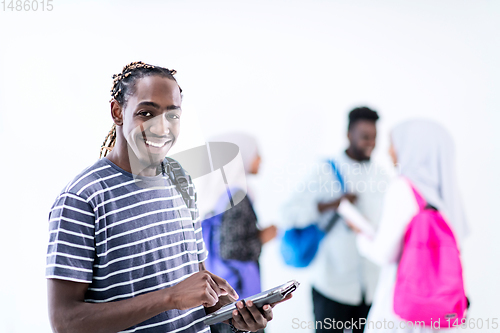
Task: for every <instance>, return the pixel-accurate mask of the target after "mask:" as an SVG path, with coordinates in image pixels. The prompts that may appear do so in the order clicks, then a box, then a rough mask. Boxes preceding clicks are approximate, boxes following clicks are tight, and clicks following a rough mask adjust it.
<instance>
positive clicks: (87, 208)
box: [45, 193, 95, 283]
mask: <svg viewBox="0 0 500 333" xmlns="http://www.w3.org/2000/svg"><path fill="white" fill-rule="evenodd" d="M94 225H95V214H94V211H93V209H92V207H91V205H90V204H89V203H87V202H86V201H85V200H84V199H83V198H81V197H80V196H77V195H75V194H72V193H62V194H60V195H59V197H58V198H57V199H56V201H55V203H54V205H53V206H52V209H51V211H50V214H49V244H48V248H47V265H46V271H45V276H46V277H47V278H55V279H62V280H70V281H75V282H83V283H91V282H92V272H93V269H92V268H93V263H94V255H95V238H94V237H95V236H94V228H95V226H94Z"/></svg>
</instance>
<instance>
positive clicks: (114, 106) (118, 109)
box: [111, 99, 123, 126]
mask: <svg viewBox="0 0 500 333" xmlns="http://www.w3.org/2000/svg"><path fill="white" fill-rule="evenodd" d="M111 117H112V118H113V121H114V123H115V124H116V125H117V126H122V125H123V108H122V106H121V105H120V103H118V101H117V100H116V99H113V100H112V101H111Z"/></svg>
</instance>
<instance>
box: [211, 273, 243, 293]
mask: <svg viewBox="0 0 500 333" xmlns="http://www.w3.org/2000/svg"><path fill="white" fill-rule="evenodd" d="M207 272H208V271H207ZM208 274H210V276H211V277H212V279H213V280H214V281H215V283H217V285H218V286H219V288H220V289H221V290H222V291H224V292H226V294H227V295H229V296H230V297H232V298H234V299H238V298H240V296H239V295H238V293H237V292H236V291H235V290H234V289H233V287H231V285H230V284H229V283H228V282H227V281H226V280H224V279H223V278H221V277H220V276H217V275H215V274H213V273H211V272H208ZM221 295H224V293H221Z"/></svg>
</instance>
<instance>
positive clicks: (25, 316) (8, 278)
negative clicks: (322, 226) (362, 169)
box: [0, 0, 500, 333]
mask: <svg viewBox="0 0 500 333" xmlns="http://www.w3.org/2000/svg"><path fill="white" fill-rule="evenodd" d="M53 5H54V10H53V11H52V12H41V11H40V9H39V11H37V12H15V11H14V12H10V11H3V10H2V8H0V139H1V142H2V143H3V144H2V146H1V161H2V163H0V171H1V175H2V180H3V186H2V191H1V196H2V198H1V200H0V205H1V210H0V211H1V215H2V218H1V222H2V233H1V235H2V237H1V241H0V256H1V274H0V332H50V326H49V322H48V318H47V305H46V303H47V301H46V287H45V285H46V283H45V279H44V264H45V251H46V242H47V216H48V212H49V209H50V206H51V205H52V202H53V200H54V199H55V197H56V195H57V194H58V193H59V191H60V190H61V189H62V187H63V186H64V185H65V184H66V183H67V182H68V181H69V180H70V179H72V178H73V177H74V176H75V175H76V174H77V173H78V172H80V171H81V170H82V169H83V168H84V167H85V166H87V165H90V164H91V163H93V162H94V161H95V160H96V158H97V157H98V152H99V146H100V145H101V143H102V140H103V139H104V136H105V135H106V134H107V132H108V130H109V127H110V126H111V119H110V115H109V104H108V100H109V89H110V87H111V83H112V80H111V75H112V74H113V73H118V72H119V71H120V70H121V68H122V66H123V65H125V64H126V63H128V62H130V61H134V60H143V61H146V62H150V63H153V64H158V65H163V66H166V67H169V68H175V69H177V70H178V75H177V77H178V81H179V83H180V84H181V86H182V88H183V89H184V103H183V109H184V113H183V125H182V134H181V139H180V142H179V143H178V144H179V146H177V147H176V150H177V151H181V150H183V149H186V148H189V147H193V146H196V145H199V144H203V143H204V141H205V138H208V137H209V136H211V135H213V134H216V133H219V132H222V131H226V130H230V129H231V130H234V129H237V130H245V131H248V132H251V133H253V134H255V135H256V136H257V137H258V138H259V141H260V143H261V151H262V156H263V161H264V163H263V165H262V170H261V174H260V175H259V177H258V178H256V179H254V180H253V182H252V184H253V187H254V192H256V197H257V201H256V205H257V208H258V211H259V216H260V219H261V221H262V223H263V225H267V224H270V223H282V221H280V218H279V214H278V211H277V207H279V205H280V203H281V202H282V201H283V200H284V199H285V198H286V193H284V192H280V191H279V190H278V189H277V186H276V181H277V179H278V178H277V177H278V172H279V168H280V167H282V166H287V165H288V166H291V168H290V169H289V171H287V173H286V175H285V176H286V177H287V178H288V179H291V180H295V179H297V178H296V177H297V175H295V174H294V173H295V171H296V169H295V168H297V165H298V163H300V161H306V162H307V161H312V160H314V159H315V158H317V157H318V156H320V155H325V154H332V153H335V152H337V151H338V150H339V149H341V148H343V147H345V145H346V139H345V129H346V125H347V120H346V119H347V111H349V110H350V108H352V107H354V106H358V105H362V104H367V105H369V106H371V107H373V108H375V109H376V110H378V111H379V113H380V115H381V117H382V118H381V120H380V122H379V140H378V148H377V150H376V154H375V155H376V156H375V157H376V159H378V160H379V161H381V162H382V163H387V156H386V155H387V154H386V151H387V147H388V135H389V134H388V133H389V130H390V128H391V127H392V126H393V125H395V124H397V123H398V122H400V121H402V120H405V119H408V118H411V117H416V116H423V117H428V118H432V119H435V120H437V121H440V122H441V123H443V124H444V125H445V126H446V128H448V129H449V130H450V132H451V133H452V135H453V136H454V138H455V141H456V144H457V158H458V161H457V162H458V175H459V178H460V179H459V181H460V187H461V189H462V195H463V198H464V203H465V208H466V211H467V213H468V216H469V221H470V225H471V229H472V234H471V236H470V238H469V239H468V241H467V242H466V243H465V246H464V252H463V254H464V265H465V277H466V285H467V289H468V294H469V295H470V299H471V301H472V308H471V312H470V314H471V317H474V318H476V319H478V318H483V320H486V319H488V318H495V317H496V318H498V317H500V307H499V306H498V302H499V297H500V286H499V284H498V283H497V281H498V277H497V276H498V274H499V273H500V264H499V260H498V258H499V256H500V246H499V245H498V240H497V239H498V234H499V233H500V225H499V223H498V217H497V211H498V208H497V207H498V206H497V205H498V203H497V201H498V199H499V196H498V188H499V187H500V181H499V177H498V175H497V172H496V169H497V165H498V164H499V163H498V162H499V157H498V156H499V153H500V151H499V150H500V145H499V140H498V130H497V126H498V123H499V121H500V112H499V104H500V94H499V93H498V92H499V91H500V66H498V59H500V34H499V31H500V2H499V1H493V0H492V1H485V0H475V1H451V0H450V1H447V0H446V1H445V0H443V1H430V0H425V1H424V0H421V1H404V2H403V1H388V0H379V1H363V0H356V1H347V0H343V1H340V0H338V1H333V0H332V1H325V0H314V1H307V2H306V1H255V0H254V1H240V2H232V1H225V2H223V1H210V2H208V1H195V0H193V1H163V2H159V1H158V2H152V1H141V2H139V1H107V2H105V1H71V2H70V1H66V2H63V1H62V0H54V1H53ZM0 6H1V5H0ZM262 270H263V281H264V287H271V286H272V285H275V284H278V283H281V282H283V281H286V280H288V279H290V278H297V279H299V280H301V281H303V282H304V283H303V286H302V287H301V289H300V290H299V291H298V292H297V295H296V297H295V299H294V300H292V301H290V302H288V303H287V304H282V305H280V306H279V307H277V308H276V309H275V320H274V321H273V322H272V323H270V325H269V332H270V333H277V332H294V331H295V330H292V328H291V324H292V318H294V317H295V318H299V319H300V320H305V321H307V320H311V319H312V314H311V304H310V297H309V295H310V290H309V287H308V283H307V272H304V271H298V270H292V269H288V268H286V267H284V265H283V264H282V263H281V259H280V258H279V257H278V243H277V242H276V241H273V242H272V243H271V244H269V245H266V247H265V248H264V252H263V257H262ZM490 322H491V319H490ZM306 331H307V330H304V331H303V332H306ZM483 331H484V332H486V331H487V330H486V329H483V330H482V331H481V332H483ZM490 331H493V330H490Z"/></svg>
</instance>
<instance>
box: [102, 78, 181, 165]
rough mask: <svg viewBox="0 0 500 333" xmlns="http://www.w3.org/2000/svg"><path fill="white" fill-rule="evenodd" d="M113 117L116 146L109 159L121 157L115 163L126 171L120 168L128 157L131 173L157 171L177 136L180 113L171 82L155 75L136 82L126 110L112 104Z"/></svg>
mask: <svg viewBox="0 0 500 333" xmlns="http://www.w3.org/2000/svg"><path fill="white" fill-rule="evenodd" d="M112 113H113V118H114V120H115V123H116V125H117V142H116V145H115V148H114V149H113V152H115V154H113V155H110V156H109V157H110V159H111V160H112V161H113V160H116V159H117V156H120V157H119V158H118V160H119V161H118V162H119V163H116V162H115V163H116V164H117V165H118V166H120V167H122V168H123V169H125V170H127V169H130V168H127V167H123V166H126V164H127V163H126V162H125V163H124V161H123V160H124V158H127V157H128V159H129V160H128V163H129V166H132V169H135V168H136V167H138V168H139V170H145V169H151V170H153V169H156V167H157V166H158V165H159V164H160V162H161V161H162V160H163V159H164V158H165V156H166V155H167V153H168V151H169V150H170V148H171V147H172V146H173V145H174V144H175V142H176V140H177V137H178V136H179V132H180V117H181V113H182V110H181V94H180V90H179V86H178V85H177V83H176V82H175V81H174V80H172V79H169V78H166V77H162V76H158V75H153V76H146V77H144V78H141V79H138V80H137V82H136V83H135V86H134V89H133V90H132V94H131V95H129V96H127V100H126V103H125V107H124V108H122V107H121V106H120V105H119V104H118V103H115V104H114V105H112ZM120 162H121V164H122V165H120ZM133 173H135V172H133ZM150 173H151V172H146V173H145V174H150Z"/></svg>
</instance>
